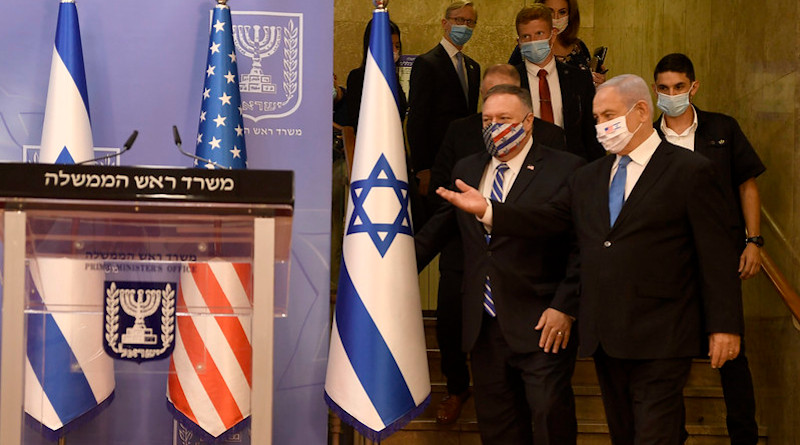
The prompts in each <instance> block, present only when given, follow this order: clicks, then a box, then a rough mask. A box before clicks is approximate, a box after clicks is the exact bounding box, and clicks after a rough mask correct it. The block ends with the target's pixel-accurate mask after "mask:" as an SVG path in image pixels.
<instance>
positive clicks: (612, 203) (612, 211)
mask: <svg viewBox="0 0 800 445" xmlns="http://www.w3.org/2000/svg"><path fill="white" fill-rule="evenodd" d="M630 162H631V158H630V156H627V155H625V156H623V157H621V158H619V164H618V165H617V172H616V173H615V174H614V179H612V180H611V187H609V188H608V214H609V216H610V217H611V227H614V223H615V222H616V221H617V217H618V216H619V212H620V211H621V210H622V204H624V203H625V180H626V179H627V176H628V163H630Z"/></svg>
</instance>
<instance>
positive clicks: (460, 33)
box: [450, 25, 472, 46]
mask: <svg viewBox="0 0 800 445" xmlns="http://www.w3.org/2000/svg"><path fill="white" fill-rule="evenodd" d="M470 37H472V28H470V27H469V26H467V25H452V26H450V40H452V41H453V44H454V45H456V46H464V45H465V44H466V43H467V42H469V39H470Z"/></svg>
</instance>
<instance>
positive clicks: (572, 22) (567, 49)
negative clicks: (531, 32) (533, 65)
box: [508, 0, 606, 85]
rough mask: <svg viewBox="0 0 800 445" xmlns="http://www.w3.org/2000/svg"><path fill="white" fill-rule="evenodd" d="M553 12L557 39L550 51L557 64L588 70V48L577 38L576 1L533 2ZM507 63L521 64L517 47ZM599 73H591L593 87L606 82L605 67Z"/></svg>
mask: <svg viewBox="0 0 800 445" xmlns="http://www.w3.org/2000/svg"><path fill="white" fill-rule="evenodd" d="M534 3H541V4H543V5H545V6H547V7H548V8H550V10H551V11H553V28H555V29H556V30H557V31H558V38H556V41H555V42H554V43H553V47H552V49H551V51H552V52H553V55H554V56H555V57H556V59H557V60H558V61H559V62H563V63H566V64H567V65H571V66H574V67H576V68H580V69H585V70H589V69H590V61H591V59H592V56H591V54H590V53H589V48H587V47H586V44H585V43H583V41H582V40H581V39H579V38H578V29H579V28H580V25H581V14H580V11H579V10H578V0H534ZM508 63H510V64H512V65H517V64H519V63H522V56H521V54H520V52H519V46H518V47H517V48H515V49H514V52H513V53H512V54H511V58H510V59H509V61H508ZM599 71H600V72H592V79H593V81H594V84H595V85H599V84H601V83H603V82H605V80H606V76H605V67H602V66H601V67H600V69H599Z"/></svg>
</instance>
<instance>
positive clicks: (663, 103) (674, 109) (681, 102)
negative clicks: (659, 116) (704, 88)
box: [658, 88, 691, 117]
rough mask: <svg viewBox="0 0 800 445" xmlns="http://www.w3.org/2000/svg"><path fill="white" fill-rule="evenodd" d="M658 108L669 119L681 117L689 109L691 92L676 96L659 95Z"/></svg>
mask: <svg viewBox="0 0 800 445" xmlns="http://www.w3.org/2000/svg"><path fill="white" fill-rule="evenodd" d="M689 90H690V91H691V88H690V89H689ZM658 108H659V109H660V110H661V111H663V112H664V114H666V115H667V116H669V117H676V116H680V115H681V114H683V112H684V111H686V109H687V108H689V91H687V92H685V93H682V94H676V95H674V96H670V95H667V94H663V93H658Z"/></svg>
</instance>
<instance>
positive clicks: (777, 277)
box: [760, 249, 800, 320]
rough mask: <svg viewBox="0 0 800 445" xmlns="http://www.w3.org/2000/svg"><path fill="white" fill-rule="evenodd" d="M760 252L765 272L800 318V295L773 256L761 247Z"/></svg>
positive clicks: (795, 314)
mask: <svg viewBox="0 0 800 445" xmlns="http://www.w3.org/2000/svg"><path fill="white" fill-rule="evenodd" d="M760 252H761V268H762V269H764V273H766V274H767V277H769V279H770V281H772V284H773V285H774V286H775V289H777V291H778V293H779V294H780V296H781V299H782V300H783V302H784V303H785V304H786V307H787V308H788V309H789V312H791V313H792V315H794V318H795V320H800V295H798V294H797V292H796V291H795V290H794V288H793V287H792V285H791V284H790V283H789V280H787V279H786V276H785V275H784V274H783V272H781V270H780V269H779V268H778V265H777V264H775V262H774V261H773V260H772V257H770V256H769V254H768V253H767V252H766V251H765V250H764V249H760Z"/></svg>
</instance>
